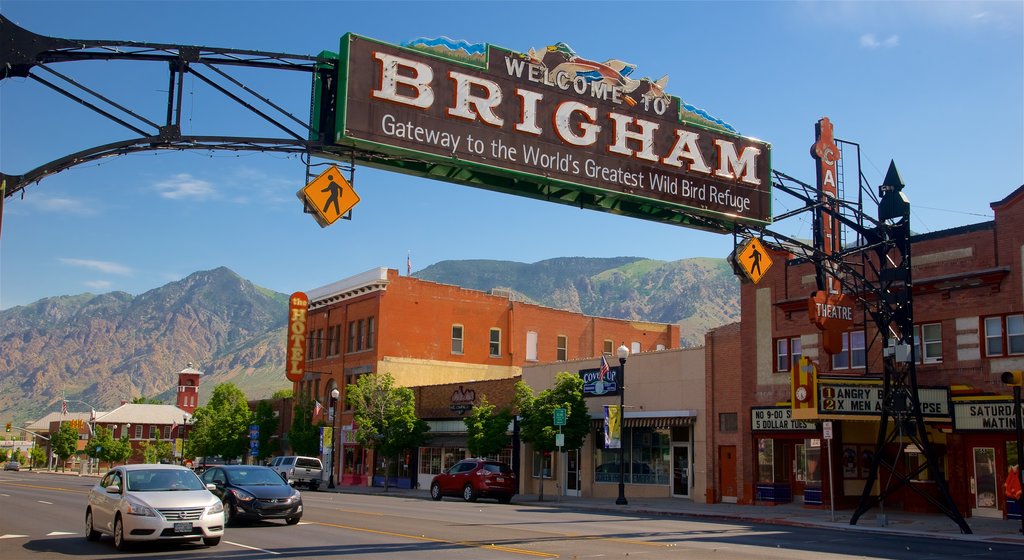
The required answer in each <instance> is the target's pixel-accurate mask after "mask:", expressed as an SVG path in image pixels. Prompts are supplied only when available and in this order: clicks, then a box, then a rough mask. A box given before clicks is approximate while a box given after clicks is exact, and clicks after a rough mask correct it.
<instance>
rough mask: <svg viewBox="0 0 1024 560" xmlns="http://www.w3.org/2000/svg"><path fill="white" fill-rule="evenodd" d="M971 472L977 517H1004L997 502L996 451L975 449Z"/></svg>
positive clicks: (972, 511) (993, 449)
mask: <svg viewBox="0 0 1024 560" xmlns="http://www.w3.org/2000/svg"><path fill="white" fill-rule="evenodd" d="M972 451H973V456H974V461H973V466H972V469H971V470H972V472H971V493H972V494H974V509H973V510H971V514H972V515H975V516H977V517H1000V518H1001V517H1002V516H1003V514H1002V512H1001V511H999V503H998V501H997V500H996V496H998V495H999V494H998V492H997V490H996V450H995V448H993V447H975V448H973V450H972Z"/></svg>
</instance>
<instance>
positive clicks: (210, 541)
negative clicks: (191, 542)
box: [203, 537, 220, 546]
mask: <svg viewBox="0 0 1024 560" xmlns="http://www.w3.org/2000/svg"><path fill="white" fill-rule="evenodd" d="M203 544H205V545H206V546H217V545H218V544H220V537H203Z"/></svg>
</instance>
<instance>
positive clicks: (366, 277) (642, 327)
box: [294, 268, 679, 485]
mask: <svg viewBox="0 0 1024 560" xmlns="http://www.w3.org/2000/svg"><path fill="white" fill-rule="evenodd" d="M307 295H308V296H309V313H308V315H307V329H308V332H309V347H308V351H307V355H306V368H305V371H306V374H305V376H304V378H303V379H302V381H298V382H296V383H295V386H294V390H295V394H296V395H303V394H304V395H309V396H310V397H312V398H315V399H316V400H318V401H319V402H321V403H329V402H330V397H329V395H330V393H331V391H332V390H333V389H335V388H337V389H338V390H339V391H340V393H341V398H340V399H339V400H338V403H337V408H338V410H337V417H336V418H337V420H336V423H337V428H338V429H337V434H338V437H337V438H336V440H337V441H336V443H335V446H334V447H335V448H336V450H337V451H338V452H339V453H338V458H339V460H338V461H336V462H335V466H334V469H335V474H336V476H335V480H338V481H341V483H342V484H346V485H363V484H367V483H369V482H370V479H369V478H368V474H369V473H370V469H369V468H368V466H369V465H370V463H368V459H369V457H368V453H367V452H365V451H364V450H363V449H362V448H361V447H360V446H359V445H358V444H357V443H356V442H355V440H354V439H353V437H352V436H353V435H354V430H356V429H358V427H357V426H354V425H353V421H352V411H351V410H349V409H348V408H347V405H346V403H345V387H346V386H347V385H348V384H351V383H355V382H356V379H357V378H358V376H360V375H365V374H372V373H378V372H380V373H389V374H391V376H393V377H394V379H395V382H396V384H397V385H399V386H404V387H425V386H430V385H444V384H453V383H469V382H484V381H496V380H503V379H514V378H517V377H519V376H520V375H521V372H522V367H523V366H524V365H526V364H530V363H538V362H555V361H564V360H573V359H579V358H587V357H594V356H598V355H599V354H600V353H601V352H609V353H610V352H612V350H613V348H615V347H617V346H618V345H619V344H622V343H625V344H627V345H629V346H630V347H631V348H632V349H633V350H634V351H636V352H639V351H647V350H656V349H665V348H676V347H678V346H679V327H678V326H676V325H666V324H658V323H646V322H638V321H624V320H617V319H606V318H601V317H588V316H585V315H582V314H579V313H573V312H569V311H562V310H558V309H552V308H548V307H544V306H540V305H535V304H530V303H525V302H521V301H516V300H515V299H514V298H513V297H511V295H510V294H509V293H498V292H495V293H486V292H481V291H477V290H467V289H464V288H460V287H457V286H450V285H445V284H439V283H436V282H428V281H425V280H419V279H416V278H412V277H409V276H399V274H398V271H397V270H389V269H385V268H376V269H372V270H369V271H367V272H364V273H362V274H358V275H355V276H352V277H350V278H346V279H344V280H341V281H338V282H335V283H333V284H329V285H326V286H322V287H320V288H316V289H314V290H311V291H309V292H307ZM492 403H494V404H498V405H503V404H508V403H500V402H496V401H492ZM328 455H329V453H328ZM407 476H408V477H410V478H411V477H412V476H413V473H411V472H410V473H407Z"/></svg>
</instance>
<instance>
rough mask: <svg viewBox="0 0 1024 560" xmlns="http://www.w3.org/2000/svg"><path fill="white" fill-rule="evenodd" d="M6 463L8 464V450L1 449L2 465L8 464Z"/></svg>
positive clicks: (0, 461)
mask: <svg viewBox="0 0 1024 560" xmlns="http://www.w3.org/2000/svg"><path fill="white" fill-rule="evenodd" d="M6 462H7V450H6V449H0V463H6Z"/></svg>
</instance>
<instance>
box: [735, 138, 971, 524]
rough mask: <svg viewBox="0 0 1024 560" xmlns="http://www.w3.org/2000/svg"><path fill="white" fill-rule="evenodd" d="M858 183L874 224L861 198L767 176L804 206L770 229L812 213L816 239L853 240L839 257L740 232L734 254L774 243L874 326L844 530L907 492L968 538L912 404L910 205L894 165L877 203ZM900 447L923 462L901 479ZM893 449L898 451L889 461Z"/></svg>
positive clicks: (775, 235) (769, 234)
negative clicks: (871, 393) (865, 416)
mask: <svg viewBox="0 0 1024 560" xmlns="http://www.w3.org/2000/svg"><path fill="white" fill-rule="evenodd" d="M844 144H850V143H844ZM858 179H859V180H858V182H859V183H860V184H859V185H858V194H863V193H866V194H867V195H868V196H869V198H870V199H871V200H873V201H874V202H875V203H876V204H877V207H878V213H877V218H872V217H870V216H868V215H866V214H865V213H864V212H863V197H862V196H858V198H857V200H856V201H848V200H826V197H825V196H824V195H822V194H821V193H819V192H818V190H817V189H816V188H815V187H811V186H810V185H807V184H806V183H802V182H800V181H798V180H796V179H794V178H792V177H789V176H788V175H785V174H784V173H781V172H775V173H774V181H773V187H774V188H775V190H776V191H777V192H783V193H786V194H788V195H790V196H792V197H795V198H796V199H797V200H799V201H800V202H801V203H802V204H803V206H802V207H801V208H798V209H796V210H794V211H791V212H787V213H786V214H783V215H782V216H781V217H776V219H775V223H778V222H779V221H780V220H781V219H784V218H789V217H794V216H798V215H802V214H808V213H811V214H813V216H814V223H815V228H816V231H820V229H819V228H820V227H821V226H820V224H821V223H822V221H823V220H825V219H835V220H838V221H839V222H840V223H842V224H843V226H845V227H846V228H847V230H848V231H849V232H851V233H854V234H855V235H856V237H857V239H856V240H855V241H853V242H850V240H847V245H846V246H845V247H843V248H842V249H841V250H839V251H836V252H834V253H832V254H829V253H828V252H826V251H825V250H824V247H823V243H822V241H821V236H820V235H816V239H815V242H814V244H812V245H809V244H807V243H806V242H804V241H800V240H797V239H794V238H792V237H790V236H787V235H784V234H782V233H779V232H777V231H773V230H772V229H769V228H768V227H761V228H759V227H752V226H744V225H738V226H737V227H736V231H735V232H734V239H735V244H736V247H737V250H738V248H739V246H740V244H741V243H743V242H745V240H746V239H748V238H751V237H755V236H756V237H758V238H762V239H764V238H769V239H773V240H774V241H775V243H776V244H777V245H779V246H782V247H784V248H786V249H787V250H789V251H791V252H793V254H795V255H797V256H798V257H800V258H802V259H804V260H806V261H807V262H810V263H812V264H813V265H814V267H815V272H816V276H817V283H818V289H819V290H822V289H824V288H825V278H826V277H831V278H834V279H835V280H837V281H838V283H839V284H840V286H841V287H842V290H843V292H844V293H845V294H847V295H849V296H851V297H853V298H854V299H855V301H856V302H857V304H858V305H859V306H860V307H861V308H862V310H863V314H864V317H865V318H866V323H867V322H870V324H871V326H873V328H872V329H869V328H868V324H862V325H861V328H863V329H864V330H865V339H866V340H867V339H868V338H869V337H868V334H869V333H870V334H871V337H870V340H871V343H870V344H866V345H865V346H866V348H865V353H866V355H867V356H868V357H869V358H868V360H867V364H868V367H870V364H871V363H872V362H871V359H870V356H871V355H872V351H874V352H875V353H878V352H881V355H882V360H881V362H882V371H881V377H882V383H883V385H882V404H881V405H882V411H881V418H880V422H879V428H878V438H877V441H876V445H875V453H874V455H873V457H872V461H871V470H870V473H869V476H868V479H867V480H866V481H865V484H864V489H863V492H862V493H861V498H860V503H859V505H858V507H857V509H856V510H855V511H854V513H853V515H852V516H851V518H850V524H851V525H856V524H857V521H858V520H859V519H860V517H861V515H863V514H864V513H865V512H866V511H868V510H869V509H871V508H872V507H873V506H875V505H881V504H883V503H884V501H885V499H886V498H887V497H888V496H891V495H893V494H894V493H895V492H896V491H897V490H899V489H900V488H904V487H906V488H909V489H910V490H912V491H914V492H916V493H917V494H919V495H920V496H921V497H922V498H924V499H925V500H926V501H928V502H929V503H931V504H932V505H933V506H935V507H936V508H937V509H938V510H939V511H941V512H943V513H944V514H946V515H947V516H948V517H949V518H950V519H952V520H953V521H954V522H955V523H956V524H957V526H958V527H959V528H960V531H961V532H963V533H964V534H970V533H971V528H970V527H969V526H968V525H967V522H966V521H965V520H964V518H963V516H962V515H961V514H960V512H959V510H958V509H957V507H956V504H955V503H954V502H953V499H952V497H951V496H950V494H949V488H948V486H947V484H946V478H945V475H944V474H943V472H942V469H941V464H940V463H939V461H938V460H937V458H936V456H935V452H934V450H933V448H932V446H931V444H930V442H929V441H928V436H927V431H926V428H925V424H924V417H923V415H922V413H921V403H920V401H919V397H918V385H917V370H916V366H915V363H916V361H917V356H916V355H915V353H916V349H915V348H914V312H913V298H912V288H913V280H912V277H911V267H910V246H911V243H910V203H909V202H908V201H907V199H906V198H905V197H904V195H903V194H902V192H901V191H902V190H903V187H904V185H903V181H902V180H901V179H900V177H899V173H898V172H897V171H896V167H895V165H894V164H891V163H890V166H889V171H888V173H887V174H886V177H885V180H884V181H883V184H882V186H880V187H879V196H878V198H876V197H875V196H874V194H873V192H872V191H871V190H870V189H869V188H867V187H866V181H865V179H864V177H863V175H862V174H860V173H859V164H858ZM868 373H869V374H870V373H871V372H870V371H869V372H868ZM890 422H891V425H890ZM906 441H909V442H910V445H914V446H916V449H917V450H919V452H920V455H921V456H922V457H923V458H924V461H923V462H921V463H920V464H919V466H917V467H916V468H914V469H911V470H910V471H909V472H900V469H899V468H898V465H899V458H900V456H901V455H902V454H904V453H906V449H905V447H904V442H906ZM894 444H896V448H897V451H896V454H895V455H892V454H891V449H892V447H893V445H894ZM908 446H909V445H908ZM829 460H830V461H831V460H832V458H831V457H830V458H829ZM883 467H884V468H885V470H886V473H887V474H888V475H889V481H888V482H887V483H886V484H885V485H883V486H882V487H881V488H880V491H879V495H878V496H872V488H873V486H874V484H875V481H876V480H879V475H880V474H881V473H880V471H881V469H882V468H883ZM924 472H927V474H928V475H929V476H930V477H931V480H932V481H933V482H935V484H936V486H935V487H936V489H937V490H938V496H932V495H930V494H928V493H926V492H924V491H923V490H921V489H920V488H919V487H918V485H915V484H910V482H911V481H912V480H914V479H915V477H917V476H918V475H920V474H922V473H924ZM832 499H833V500H834V499H835V497H834V496H833V497H832Z"/></svg>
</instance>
